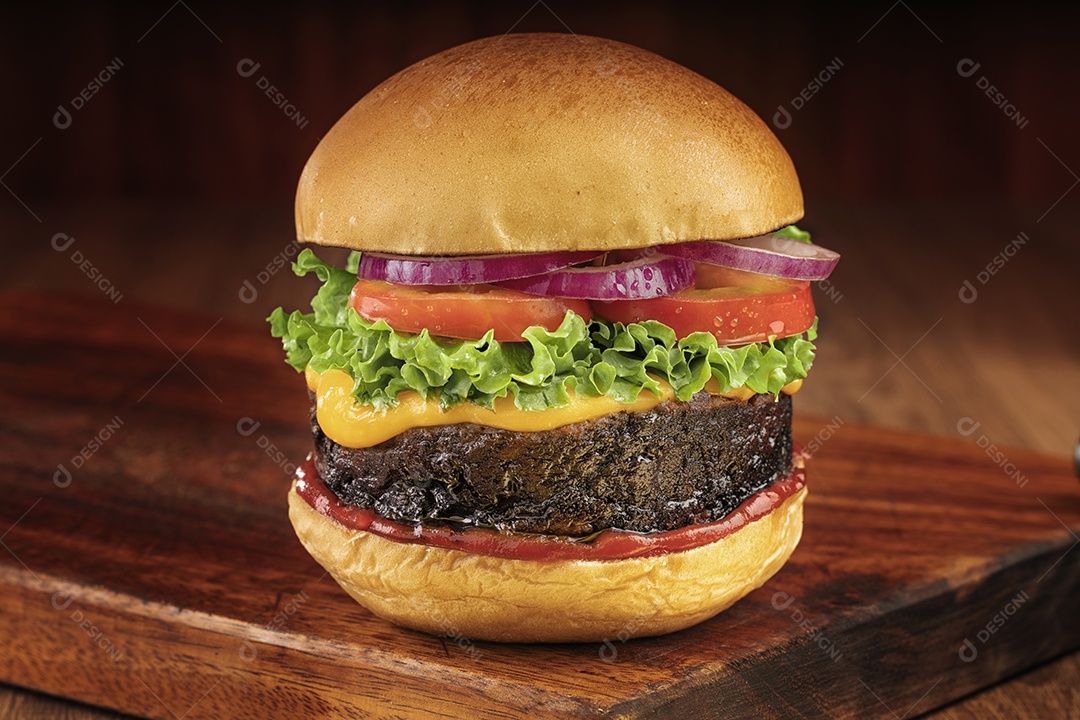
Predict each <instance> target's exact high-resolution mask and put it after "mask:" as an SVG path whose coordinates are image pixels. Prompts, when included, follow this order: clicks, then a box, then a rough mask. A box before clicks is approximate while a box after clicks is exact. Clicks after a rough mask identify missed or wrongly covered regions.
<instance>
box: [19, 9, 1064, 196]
mask: <svg viewBox="0 0 1080 720" xmlns="http://www.w3.org/2000/svg"><path fill="white" fill-rule="evenodd" d="M890 5H891V9H890ZM942 5H943V4H934V3H913V2H908V3H900V4H891V3H890V2H880V3H864V4H862V5H861V6H857V7H856V6H851V7H843V8H835V9H830V8H827V7H819V6H815V5H798V4H787V3H785V4H775V3H708V4H704V3H703V4H700V5H698V4H695V5H689V4H688V5H685V6H675V7H669V6H668V5H667V4H664V3H660V2H636V3H610V2H604V3H570V2H560V1H559V0H550V1H549V2H545V3H535V0H526V1H525V2H427V3H415V2H407V3H394V4H391V3H385V4H382V5H373V4H364V3H326V2H315V3H302V4H298V5H297V6H284V5H281V6H278V5H275V4H273V3H271V4H254V3H248V4H243V5H228V6H227V7H221V6H219V5H218V4H214V3H206V2H199V1H198V0H191V1H190V2H186V3H183V4H179V5H173V4H172V2H171V0H165V1H164V2H154V3H139V4H134V3H118V2H113V3H103V2H96V3H78V4H70V5H55V4H49V3H45V4H41V5H38V4H34V5H33V6H32V7H23V8H19V9H12V8H5V9H4V10H2V11H0V89H2V91H3V92H2V97H3V98H4V111H3V112H2V113H0V138H2V146H0V167H2V168H7V167H8V166H9V165H10V164H11V163H14V162H15V161H16V160H17V159H18V158H19V156H20V155H21V154H22V153H23V152H24V151H25V150H26V149H27V148H29V147H30V146H31V144H32V143H34V142H35V141H37V140H38V138H41V142H40V143H39V145H38V146H37V147H35V148H34V150H33V151H32V152H31V153H30V154H29V155H28V156H27V157H26V158H24V159H23V161H22V162H20V163H19V164H18V166H17V167H15V168H14V169H13V170H11V171H10V173H9V174H7V175H6V176H5V177H4V183H5V184H6V185H7V186H9V187H10V188H12V189H13V190H14V191H15V192H16V193H17V194H18V195H19V197H20V198H22V199H23V200H24V201H25V202H27V204H28V205H30V206H31V207H33V203H34V202H36V201H40V200H45V199H49V198H64V199H84V200H94V201H99V200H103V199H116V198H131V197H140V198H146V197H167V198H169V199H177V198H189V199H193V200H205V201H208V202H211V203H235V202H277V201H287V200H289V199H290V198H291V197H292V193H293V190H294V182H295V178H296V177H297V176H298V174H299V172H300V168H301V167H302V166H303V163H304V161H305V160H306V158H307V156H308V154H309V153H310V152H311V150H312V149H313V148H314V146H315V144H316V143H317V142H318V138H319V136H320V135H321V134H322V133H323V132H324V131H325V130H326V129H327V128H328V127H329V126H330V125H331V124H332V123H333V122H334V121H335V120H336V119H337V118H338V117H339V116H340V115H341V114H342V113H343V112H344V111H345V110H346V109H347V108H348V107H349V106H350V105H351V104H352V103H353V102H354V101H355V100H356V99H358V98H359V97H360V96H361V95H362V94H363V93H364V92H366V91H367V90H369V89H371V88H372V87H374V85H376V84H377V83H378V82H380V81H381V80H383V79H384V78H386V77H388V76H389V75H391V74H392V73H394V72H396V71H397V70H399V69H401V68H402V67H404V66H406V65H408V64H409V63H412V62H414V61H416V60H419V59H421V58H423V57H426V56H427V55H429V54H432V53H434V52H437V51H439V50H442V49H444V48H446V47H449V46H451V45H455V44H458V43H461V42H465V41H468V40H472V39H475V38H478V37H483V36H487V35H498V34H502V33H504V32H506V31H507V30H510V29H511V28H513V30H514V31H558V32H565V31H567V30H572V31H573V32H575V33H583V34H594V35H603V36H608V37H612V38H615V39H618V40H623V41H626V42H630V43H634V44H638V45H641V46H643V47H645V48H648V49H650V50H653V51H655V52H658V53H660V54H662V55H665V56H667V57H670V58H672V59H673V60H676V61H678V62H680V63H683V64H685V65H687V66H688V67H690V68H692V69H694V70H696V71H698V72H700V73H702V74H704V75H706V76H708V77H710V78H712V79H714V80H716V81H717V82H719V83H720V84H721V85H723V86H725V87H726V88H728V89H729V90H731V91H732V92H733V93H735V94H736V95H737V96H738V97H740V98H742V99H743V100H744V101H745V102H746V103H748V104H749V105H750V107H752V108H753V109H754V110H755V111H757V112H758V114H760V115H761V116H762V117H764V118H766V119H767V120H770V121H771V119H772V118H773V116H774V114H775V113H776V112H777V109H778V108H779V106H781V105H784V106H786V107H787V108H788V109H789V110H790V109H791V107H792V98H794V97H796V96H797V95H798V93H799V92H800V91H801V90H803V89H804V88H806V87H807V86H808V84H809V83H810V82H811V80H813V79H814V77H815V76H817V75H818V74H819V73H820V72H821V71H822V70H824V69H825V68H826V66H827V65H828V64H829V63H830V62H833V63H834V65H835V61H836V60H839V62H840V63H841V64H842V65H841V66H840V67H839V70H838V71H837V72H836V73H835V75H834V76H833V77H832V78H831V79H828V80H827V82H825V83H824V84H823V85H822V86H821V88H820V91H818V92H817V93H816V94H814V95H813V96H812V98H811V99H810V100H809V101H808V102H806V104H805V106H804V107H803V108H802V109H801V110H798V111H795V112H793V113H792V122H791V125H790V127H787V128H786V129H783V130H780V131H779V132H778V134H779V136H780V138H781V139H782V141H783V142H784V143H785V145H786V146H787V148H788V150H789V152H790V153H791V154H792V156H793V158H794V159H795V162H796V166H797V167H798V168H799V172H800V176H801V178H802V180H803V182H804V186H805V189H806V194H807V197H808V199H809V200H810V201H816V200H844V201H846V200H867V199H880V198H890V199H894V198H918V199H941V198H968V199H970V198H987V197H993V198H1002V199H1006V200H1010V201H1020V202H1023V201H1035V200H1040V201H1041V200H1043V199H1046V198H1050V199H1053V198H1056V197H1058V196H1060V195H1061V193H1062V191H1063V189H1064V188H1065V187H1067V186H1068V182H1071V181H1072V177H1071V175H1070V172H1069V171H1068V169H1067V168H1066V167H1064V166H1063V165H1062V164H1059V162H1058V161H1057V160H1055V158H1054V157H1053V155H1052V154H1051V152H1048V151H1047V149H1046V148H1044V147H1043V145H1042V143H1045V145H1046V146H1048V147H1049V148H1051V149H1052V150H1053V153H1056V154H1057V155H1058V156H1059V157H1060V158H1061V159H1062V160H1063V161H1064V162H1065V163H1067V164H1070V165H1072V166H1074V167H1075V166H1078V165H1080V133H1077V132H1075V128H1076V118H1077V117H1078V111H1080V94H1078V92H1077V89H1078V86H1077V79H1078V77H1080V72H1078V71H1080V55H1078V53H1077V52H1076V50H1075V31H1076V28H1077V27H1078V26H1080V8H1078V7H1077V6H1076V5H1072V6H1071V7H1068V5H1069V4H1062V5H1063V7H1055V6H1053V5H1051V4H1047V3H1018V4H1012V5H1009V6H1007V7H994V6H992V5H991V4H980V5H974V4H970V5H969V4H964V5H959V6H957V5H952V4H949V5H947V6H944V7H943V6H942ZM170 6H171V7H172V9H171V10H169V8H170ZM166 10H169V12H168V14H166V15H165V16H164V17H162V14H163V13H164V12H165V11H166ZM886 11H888V12H887V13H886ZM116 58H119V60H120V61H121V62H122V63H123V66H122V67H121V68H120V69H119V71H118V72H116V74H115V76H114V77H113V78H112V79H111V80H109V81H108V82H107V83H105V84H104V85H103V87H102V88H101V90H100V92H98V93H97V94H95V95H93V97H92V98H91V99H90V100H89V101H88V102H87V103H86V105H85V106H84V107H83V108H82V109H81V110H78V111H77V112H75V113H73V118H72V123H71V126H70V127H68V128H67V129H65V130H59V129H57V128H56V127H54V125H53V116H54V114H55V113H56V111H57V107H58V105H60V104H66V105H70V103H71V100H72V98H74V97H75V96H77V95H78V93H79V92H80V90H82V89H84V88H86V86H87V85H88V84H89V83H90V81H91V80H92V79H93V78H94V77H95V76H96V75H97V74H98V72H99V71H100V70H102V69H103V68H104V67H105V66H106V65H107V64H108V63H109V62H110V61H113V60H114V59H116ZM245 58H247V59H251V60H253V61H255V62H257V63H259V64H260V68H259V70H258V71H257V72H256V73H255V75H252V76H251V77H247V78H245V77H242V76H241V75H240V74H239V73H238V72H237V64H238V63H239V62H240V61H241V60H243V59H245ZM965 58H970V59H973V60H974V61H976V62H978V63H980V65H981V67H980V68H979V70H978V71H977V72H976V73H975V74H974V75H972V76H971V77H967V78H964V77H961V75H960V74H959V73H958V72H957V64H958V62H959V61H961V60H963V59H965ZM983 76H985V78H986V79H987V81H988V82H990V83H993V84H994V85H995V86H996V87H997V88H1000V89H1001V91H1002V92H1003V94H1004V96H1005V97H1006V98H1007V99H1008V101H1009V102H1011V103H1012V104H1013V105H1015V107H1016V108H1017V110H1018V112H1019V113H1020V115H1021V116H1022V117H1023V118H1024V119H1026V120H1027V122H1026V124H1025V127H1023V128H1022V129H1021V128H1018V127H1017V125H1016V123H1015V122H1014V121H1013V120H1010V119H1009V118H1007V117H1006V116H1005V114H1004V113H1003V112H1002V111H1001V110H1000V109H999V108H997V107H995V106H994V104H993V101H992V100H991V99H990V98H988V97H986V95H985V94H983V93H982V92H981V91H980V89H979V88H978V86H977V83H978V80H979V79H980V77H983ZM260 77H266V78H267V80H268V81H269V82H270V83H273V85H274V86H276V87H277V88H279V89H280V90H281V91H282V93H283V94H284V96H285V97H287V98H288V100H289V101H290V102H291V103H292V104H293V105H295V107H296V108H297V112H298V113H299V115H300V116H301V117H303V118H304V119H305V120H306V121H307V123H306V125H305V127H304V128H302V129H300V128H297V126H296V123H295V122H293V121H291V120H289V119H288V118H287V117H286V116H285V114H284V113H283V112H282V111H281V110H280V109H279V108H278V107H275V106H274V104H273V102H272V101H271V100H270V99H269V98H267V97H266V96H265V95H264V94H262V93H261V92H260V90H259V88H258V87H257V81H258V79H259V78H260ZM1040 140H1041V141H1042V142H1041V143H1040Z"/></svg>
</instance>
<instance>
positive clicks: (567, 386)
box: [268, 250, 817, 410]
mask: <svg viewBox="0 0 1080 720" xmlns="http://www.w3.org/2000/svg"><path fill="white" fill-rule="evenodd" d="M357 262H358V255H357V254H353V255H351V256H350V258H349V262H348V267H346V268H345V269H341V268H337V267H334V266H333V265H330V264H328V263H325V262H323V261H322V260H320V259H319V258H318V257H316V255H315V254H314V253H313V252H311V250H304V251H303V252H301V253H300V255H299V256H298V257H297V260H296V262H295V263H294V265H293V270H294V272H296V274H297V275H301V276H302V275H307V274H308V273H315V274H316V275H317V276H318V278H319V279H320V280H321V281H322V282H323V285H322V287H321V288H320V289H319V291H318V293H317V294H316V295H315V297H314V299H312V301H311V307H312V312H310V313H303V312H301V311H299V310H295V311H293V312H292V313H288V314H286V313H285V311H284V310H283V309H281V308H277V309H276V310H274V312H273V313H271V314H270V317H269V318H268V320H269V322H270V332H271V334H272V335H273V336H274V337H276V338H280V339H281V342H282V346H283V347H284V349H285V354H286V362H288V364H289V365H291V366H292V367H293V368H295V369H296V370H297V371H299V372H303V370H304V368H306V367H307V366H308V365H310V366H311V368H312V369H313V370H315V371H316V372H320V373H322V372H326V371H327V370H330V369H338V370H344V371H345V372H347V373H348V374H349V375H350V376H351V377H352V378H353V383H354V384H353V393H352V394H353V397H354V398H355V399H356V401H357V402H358V403H362V404H366V405H373V406H375V407H377V408H383V407H391V406H393V405H396V404H397V395H398V393H400V392H402V391H405V390H413V391H415V392H417V393H419V394H420V395H421V396H422V397H424V398H435V399H438V401H439V404H440V405H441V406H442V407H443V408H448V407H451V406H453V405H456V404H458V403H461V402H472V403H476V404H478V405H482V406H484V407H489V408H490V407H492V406H493V403H494V402H495V400H496V398H501V397H506V396H507V395H510V396H512V397H513V398H514V404H515V405H516V406H517V407H519V408H521V409H523V410H544V409H547V408H552V407H561V406H563V405H567V404H569V403H570V392H571V391H573V392H574V393H576V394H578V395H581V396H585V397H596V396H600V395H607V396H609V397H611V398H614V399H615V400H618V401H619V402H622V403H632V402H634V401H635V400H637V398H638V396H639V395H640V394H641V392H642V391H648V392H652V393H656V394H657V395H659V394H660V393H661V385H660V380H665V381H667V382H668V383H669V384H670V385H671V386H672V388H673V389H674V391H675V396H676V397H677V398H679V399H680V400H688V399H689V398H690V397H691V396H692V395H693V394H694V393H696V392H698V391H700V390H701V389H702V388H704V387H705V384H706V383H707V382H708V381H709V379H710V378H716V380H717V382H718V383H719V384H720V387H721V389H722V390H724V391H727V390H731V389H733V388H740V387H748V388H749V389H750V390H753V391H754V392H756V393H770V394H776V393H779V392H780V389H781V388H782V387H783V386H784V385H786V384H787V383H789V382H791V381H793V380H798V379H801V378H804V377H806V373H807V371H808V370H809V369H810V365H811V363H813V360H814V345H813V340H814V338H815V337H816V331H817V321H816V320H815V322H814V327H812V328H810V329H809V330H808V331H807V332H806V333H805V334H804V335H798V336H793V337H787V338H781V339H779V340H771V341H769V342H765V343H751V344H749V345H742V346H740V347H724V346H719V345H717V342H716V338H715V337H714V336H713V335H712V334H710V333H704V332H700V333H694V334H692V335H689V336H687V337H685V338H683V339H682V340H679V339H677V338H676V336H675V332H674V331H673V330H672V329H671V328H669V327H668V326H666V325H664V324H663V323H660V322H656V321H654V320H649V321H646V322H641V323H631V324H629V325H624V324H622V323H608V322H604V321H602V320H593V321H592V322H588V323H586V322H585V321H584V320H583V319H582V318H581V317H579V316H578V315H576V314H574V313H573V312H567V314H566V317H565V318H564V319H563V321H562V324H560V325H559V327H558V328H556V329H555V330H551V331H549V330H547V329H545V328H542V327H539V326H534V327H530V328H529V329H527V330H526V331H525V332H524V333H523V336H524V338H525V341H524V342H509V343H500V342H498V341H496V340H495V339H494V338H493V337H492V336H493V333H492V332H490V331H489V332H488V333H487V334H486V335H485V336H484V337H482V338H480V339H479V340H447V339H444V338H436V337H433V336H431V335H430V334H429V333H428V331H427V330H423V331H421V332H420V333H419V334H406V333H397V332H395V331H394V330H393V329H392V328H391V327H390V326H389V325H387V324H386V323H385V322H384V321H382V320H380V321H377V322H368V321H367V320H364V319H363V318H361V317H360V316H359V315H357V314H356V312H355V311H353V310H352V309H350V308H349V306H348V301H349V293H350V291H351V290H352V288H353V285H354V284H355V283H356V263H357Z"/></svg>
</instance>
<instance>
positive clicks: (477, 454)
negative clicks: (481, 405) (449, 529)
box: [312, 392, 791, 535]
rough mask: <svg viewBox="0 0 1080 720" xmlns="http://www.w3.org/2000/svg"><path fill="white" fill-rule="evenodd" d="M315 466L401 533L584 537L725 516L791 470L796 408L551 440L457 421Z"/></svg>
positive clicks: (635, 424) (610, 425) (631, 420)
mask: <svg viewBox="0 0 1080 720" xmlns="http://www.w3.org/2000/svg"><path fill="white" fill-rule="evenodd" d="M312 430H313V432H314V435H315V465H316V467H317V468H318V470H319V473H320V474H321V475H322V477H323V480H324V481H325V482H326V484H327V486H328V487H329V488H330V490H331V491H333V493H334V494H335V495H337V497H338V498H339V499H340V500H341V501H342V502H344V503H347V504H350V505H358V506H361V507H365V508H372V509H373V510H374V511H375V512H376V513H378V514H379V515H381V516H383V517H385V518H388V519H390V520H395V521H398V522H403V523H417V522H425V523H431V522H443V521H450V522H454V523H462V524H464V525H476V526H484V527H494V528H498V529H503V530H513V531H516V532H529V533H547V534H556V535H587V534H590V533H593V532H597V531H599V530H604V529H607V528H619V529H623V530H634V531H638V532H654V531H664V530H674V529H677V528H680V527H684V526H686V525H690V524H694V523H702V522H709V521H713V520H720V519H722V518H723V517H725V516H726V515H728V514H729V513H730V512H731V511H732V510H734V509H735V508H737V507H738V506H739V505H740V504H742V502H743V501H744V500H746V499H747V498H748V497H749V496H750V495H752V494H753V493H755V492H757V491H758V490H761V489H763V488H765V487H768V486H769V485H770V484H772V483H773V482H775V481H776V480H779V479H780V478H782V477H784V476H785V475H786V474H787V473H788V471H789V469H790V466H791V398H790V397H789V396H788V395H780V397H779V398H778V399H775V400H774V398H773V396H771V395H756V396H754V397H753V398H751V400H750V401H749V402H743V401H736V400H729V399H726V398H722V397H717V396H712V395H709V394H708V393H704V392H701V393H698V394H696V395H695V396H694V397H693V398H692V399H691V400H690V401H689V402H679V401H668V402H664V403H661V404H660V405H658V406H657V407H656V408H655V409H653V410H649V411H646V412H633V413H618V414H615V415H608V416H605V417H603V418H599V419H597V420H591V421H588V422H582V423H576V424H573V425H568V426H565V427H562V428H557V429H555V430H545V431H540V432H514V431H511V430H500V429H497V428H490V427H486V426H483V425H476V424H472V423H462V424H457V425H444V426H438V427H416V428H411V429H409V430H407V431H405V432H403V433H401V434H400V435H398V436H396V437H394V438H391V439H390V440H387V441H386V442H383V443H380V444H378V445H375V446H373V447H369V448H347V447H343V446H341V445H338V444H337V443H335V442H334V441H333V440H331V439H329V438H328V437H327V436H326V434H325V433H323V431H322V428H320V427H319V424H318V422H317V421H316V419H315V412H314V409H313V410H312Z"/></svg>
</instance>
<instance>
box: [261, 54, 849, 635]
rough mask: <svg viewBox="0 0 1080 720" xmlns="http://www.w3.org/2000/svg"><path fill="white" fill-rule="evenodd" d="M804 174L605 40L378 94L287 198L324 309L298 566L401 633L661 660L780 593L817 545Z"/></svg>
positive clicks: (500, 59)
mask: <svg viewBox="0 0 1080 720" xmlns="http://www.w3.org/2000/svg"><path fill="white" fill-rule="evenodd" d="M802 215H803V201H802V193H801V190H800V186H799V181H798V178H797V176H796V174H795V170H794V167H793V165H792V163H791V160H790V158H789V157H788V155H787V153H786V152H785V151H784V149H783V147H782V146H781V145H780V143H779V142H778V140H777V139H776V137H775V136H774V135H773V134H772V133H771V132H770V130H769V129H768V127H767V126H766V125H765V124H764V123H763V122H762V121H761V120H760V119H759V118H758V117H757V116H756V115H755V114H754V113H753V112H752V111H751V110H749V109H748V108H747V107H746V106H745V105H743V104H742V103H741V102H740V101H738V100H737V99H736V98H734V97H733V96H732V95H731V94H729V93H728V92H726V91H725V90H723V89H722V88H720V87H719V86H717V85H716V84H714V83H712V82H711V81H709V80H707V79H705V78H704V77H701V76H700V75H697V74H695V73H694V72H692V71H690V70H688V69H686V68H683V67H681V66H679V65H677V64H675V63H673V62H670V61H667V60H665V59H663V58H661V57H658V56H656V55H654V54H652V53H649V52H646V51H644V50H641V49H638V48H635V47H632V46H628V45H625V44H622V43H618V42H614V41H611V40H604V39H599V38H592V37H582V36H571V35H560V34H518V35H506V36H504V37H501V38H489V39H484V40H478V41H476V42H472V43H468V44H466V45H462V46H459V47H455V48H452V49H450V50H447V51H445V52H442V53H439V54H437V55H435V56H433V57H430V58H428V59H426V60H422V61H420V62H418V63H416V64H415V65H412V66H411V67H408V68H406V69H405V70H402V71H401V72H399V73H398V74H396V75H394V76H393V77H391V78H390V79H388V80H386V81H385V82H383V83H382V84H381V85H379V86H378V87H376V88H375V89H374V90H372V91H371V92H370V93H368V94H367V95H366V96H364V97H363V98H362V99H361V100H360V101H359V102H358V103H357V104H356V105H354V106H353V107H352V109H350V110H349V111H348V112H347V113H346V114H345V115H344V117H342V118H341V119H340V120H339V121H338V122H337V124H336V125H334V127H333V128H332V129H331V130H330V131H329V132H328V133H327V134H326V136H325V137H324V138H323V139H322V141H321V142H320V144H319V145H318V147H317V148H316V149H315V152H314V153H313V154H312V156H311V158H310V160H309V161H308V163H307V165H306V167H305V168H304V170H303V173H302V176H301V178H300V182H299V187H298V190H297V195H296V228H297V235H298V238H299V240H301V241H303V242H306V243H311V244H315V245H321V246H333V247H339V248H347V249H349V250H351V251H353V252H352V253H351V254H350V255H349V258H348V260H347V261H346V262H345V264H344V265H345V266H344V267H340V266H335V265H333V264H331V263H327V262H325V261H323V260H321V259H320V258H319V257H318V256H317V255H316V254H315V253H313V252H312V251H311V250H310V249H306V250H304V251H303V252H302V253H301V254H300V255H299V256H298V258H297V261H296V263H295V265H294V270H295V271H296V273H297V274H298V275H306V274H309V273H314V274H315V275H317V276H318V279H319V280H320V281H321V282H322V286H321V288H320V289H319V290H318V292H317V294H316V295H315V297H314V298H313V299H312V301H311V308H312V311H311V312H310V313H304V312H301V311H299V310H297V311H293V312H291V313H286V312H285V311H284V310H282V309H281V308H278V309H277V310H275V311H274V312H273V314H272V315H271V316H270V318H269V321H270V324H271V329H272V334H273V335H274V336H275V337H278V338H281V340H282V343H283V346H284V349H285V351H286V354H287V361H288V363H289V364H290V365H292V366H293V367H294V368H295V369H296V370H297V371H299V372H301V373H303V374H304V375H305V379H306V382H307V387H308V390H309V395H310V398H311V428H312V433H313V436H314V450H313V452H312V453H311V455H310V456H309V458H308V459H307V461H306V462H305V463H304V464H303V465H302V467H301V468H300V470H299V471H298V472H297V477H296V479H295V481H294V483H293V486H292V488H291V490H290V492H289V515H290V519H291V521H292V523H293V525H294V527H295V530H296V534H297V536H298V537H299V539H300V542H301V543H302V544H303V545H304V547H305V548H306V549H307V550H308V552H310V553H311V555H312V556H313V557H314V558H315V559H316V560H317V561H318V562H319V563H320V564H321V565H322V566H323V567H325V568H326V570H327V571H328V572H329V573H330V574H331V575H332V576H333V577H334V579H335V580H337V582H338V583H339V584H340V585H341V587H342V588H344V589H345V591H346V592H348V593H349V595H351V596H352V597H353V598H354V599H355V600H356V601H357V602H359V603H360V604H361V605H363V606H364V607H366V608H367V609H369V610H370V611H371V612H373V613H375V614H376V615H378V616H381V617H382V618H385V619H387V620H389V621H391V622H393V623H397V624H399V625H403V626H406V627H409V628H414V629H418V630H423V631H426V632H430V633H435V634H444V635H445V634H450V635H455V636H460V637H467V638H471V639H483V640H496V641H511V642H564V641H600V640H605V639H608V638H613V637H620V638H622V637H626V636H629V635H634V636H646V635H657V634H662V633H667V632H672V631H675V630H679V629H681V628H685V627H688V626H690V625H693V624H695V623H698V622H701V621H702V620H705V619H707V618H710V617H712V616H713V615H715V614H717V613H718V612H720V611H722V610H724V609H725V608H727V607H729V606H730V605H732V604H733V603H734V602H736V601H737V600H739V599H740V598H741V597H743V596H744V595H746V594H747V593H749V592H750V591H752V590H754V589H755V588H757V587H759V586H761V585H762V584H763V583H764V582H765V581H766V580H768V579H769V577H771V576H772V575H773V574H774V573H776V572H777V570H779V569H780V567H781V566H782V565H783V564H784V562H785V561H786V560H787V558H788V557H789V556H790V555H791V553H792V551H793V550H794V548H795V546H796V544H797V543H798V541H799V538H800V535H801V532H802V505H803V500H804V498H805V496H806V489H805V485H806V480H805V472H804V469H803V463H802V460H801V459H800V456H799V454H798V452H797V450H796V449H795V448H793V444H792V438H791V396H792V395H793V394H794V393H795V392H796V391H797V390H798V389H799V387H800V385H801V383H802V381H803V378H804V377H806V373H807V371H808V370H809V368H810V365H811V363H812V361H813V358H814V346H813V340H814V338H815V336H816V326H817V320H816V315H815V311H814V305H813V300H812V298H811V295H810V282H811V281H813V280H816V279H821V278H824V277H825V276H826V275H828V273H829V272H830V271H831V270H832V267H833V266H834V265H835V264H836V261H837V259H838V256H837V255H836V254H835V253H832V252H830V251H828V250H825V249H824V248H820V247H818V246H816V245H813V244H811V243H809V238H808V236H807V235H806V233H804V232H803V231H801V230H799V229H798V228H796V227H794V226H793V225H792V224H793V223H794V222H796V221H798V220H799V219H800V218H801V217H802Z"/></svg>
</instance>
